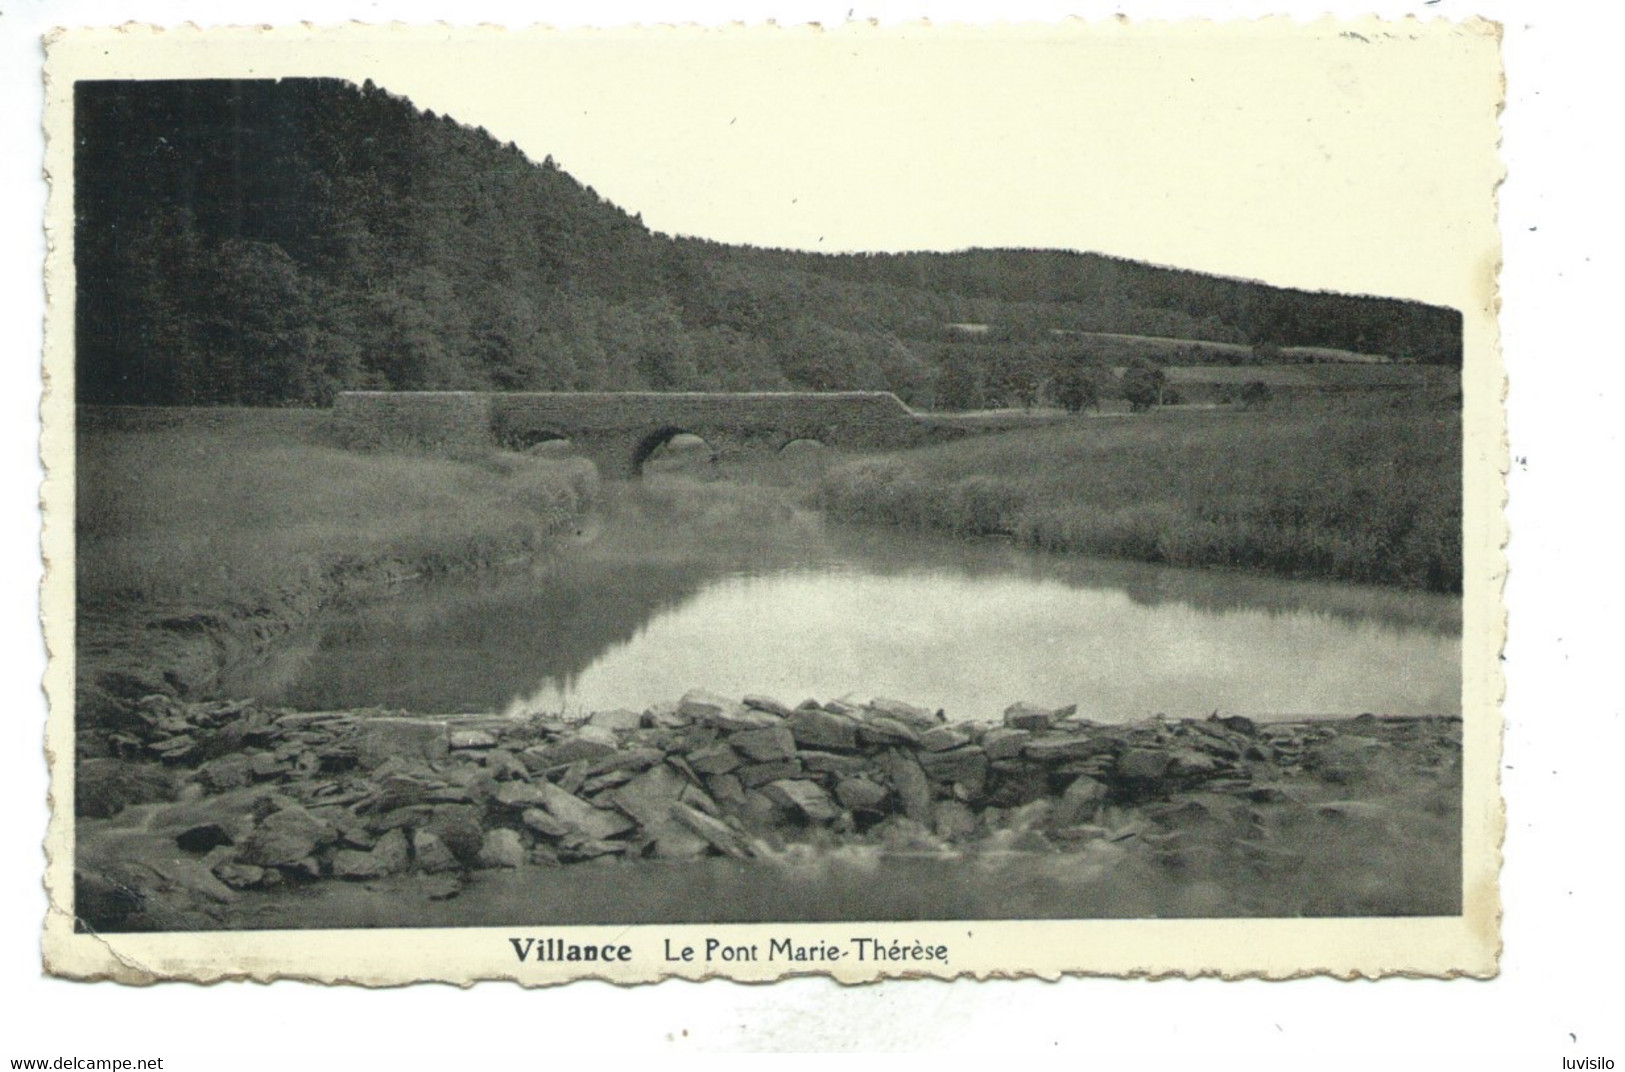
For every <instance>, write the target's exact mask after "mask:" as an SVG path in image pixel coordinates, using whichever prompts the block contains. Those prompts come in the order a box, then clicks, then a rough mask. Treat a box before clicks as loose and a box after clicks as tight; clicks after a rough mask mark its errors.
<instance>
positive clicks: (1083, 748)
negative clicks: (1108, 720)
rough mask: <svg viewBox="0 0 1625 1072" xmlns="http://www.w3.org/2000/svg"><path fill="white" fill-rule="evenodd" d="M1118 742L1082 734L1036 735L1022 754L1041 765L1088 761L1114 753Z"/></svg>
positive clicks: (1024, 746) (1022, 750)
mask: <svg viewBox="0 0 1625 1072" xmlns="http://www.w3.org/2000/svg"><path fill="white" fill-rule="evenodd" d="M1115 747H1116V742H1115V741H1114V740H1113V739H1112V738H1109V737H1091V736H1089V735H1088V734H1082V733H1062V734H1044V735H1035V736H1034V737H1032V738H1031V739H1030V740H1028V741H1027V743H1026V744H1025V745H1023V746H1022V749H1021V754H1022V755H1024V756H1026V757H1027V758H1028V759H1035V760H1037V761H1039V762H1040V763H1060V762H1063V761H1065V760H1069V759H1087V758H1089V757H1090V756H1096V755H1102V754H1104V753H1107V752H1110V751H1112V750H1113V749H1114V748H1115Z"/></svg>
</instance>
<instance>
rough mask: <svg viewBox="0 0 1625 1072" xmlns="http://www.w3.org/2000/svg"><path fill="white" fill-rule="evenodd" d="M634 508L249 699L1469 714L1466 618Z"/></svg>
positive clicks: (393, 609)
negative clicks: (1464, 685)
mask: <svg viewBox="0 0 1625 1072" xmlns="http://www.w3.org/2000/svg"><path fill="white" fill-rule="evenodd" d="M702 491H703V494H701V495H700V496H699V498H698V499H696V498H694V497H692V496H688V497H685V496H684V495H683V494H680V493H677V492H671V491H669V489H668V493H667V494H665V495H662V494H659V493H657V492H645V493H639V494H638V496H637V497H636V498H632V497H630V494H629V497H628V499H627V500H626V501H625V502H624V503H622V504H621V506H620V507H618V508H617V510H616V511H615V513H614V516H613V518H612V519H610V520H608V521H605V522H603V523H602V524H601V525H597V526H594V527H592V528H590V529H587V530H585V531H583V532H582V533H581V534H580V536H579V538H577V539H576V540H575V541H573V543H572V545H571V546H569V547H567V548H565V549H564V550H563V551H561V552H560V553H559V554H557V555H555V556H553V557H552V558H551V559H550V560H549V561H547V562H545V563H542V564H540V565H537V566H535V567H525V568H517V569H512V570H505V571H498V572H495V573H487V574H484V575H481V576H471V577H466V578H451V579H441V580H436V581H432V582H424V583H416V584H410V585H405V586H402V587H400V588H398V589H395V590H393V591H391V592H389V593H388V594H387V595H384V596H381V597H378V598H374V599H369V600H367V601H365V602H362V603H358V604H356V605H354V606H350V607H347V608H344V609H342V610H340V611H337V612H335V613H333V614H331V615H330V616H329V617H328V618H327V619H325V620H324V621H322V622H320V623H319V625H318V627H317V628H316V629H314V630H313V631H312V632H311V633H310V634H309V635H308V636H307V637H306V638H305V642H304V643H303V644H297V645H292V646H290V647H289V648H288V650H286V651H285V652H284V653H282V654H281V655H280V656H279V658H278V659H277V661H276V662H274V663H273V664H271V665H269V666H266V667H264V668H262V669H261V670H260V671H259V672H257V674H256V676H255V677H254V678H253V679H252V680H251V681H248V682H243V683H240V684H241V685H242V686H243V687H245V688H247V689H249V690H250V691H252V692H254V693H257V694H258V695H260V696H261V697H262V698H264V699H266V700H269V701H273V702H280V703H285V704H288V705H291V706H296V707H299V708H303V709H309V710H319V709H333V708H341V707H366V706H374V705H383V706H388V707H394V708H405V709H410V710H415V711H422V712H452V711H492V710H512V709H528V710H546V711H565V712H569V713H581V712H586V711H592V710H597V709H604V708H611V707H629V708H634V709H641V708H643V707H645V706H647V705H648V704H650V703H653V702H656V701H659V700H667V699H675V698H677V697H678V696H680V695H681V694H682V693H683V692H684V691H686V690H688V689H690V688H695V687H703V688H706V689H710V690H712V691H715V692H720V693H723V694H727V695H734V696H739V695H742V694H744V693H748V692H755V693H765V694H768V695H772V696H776V697H778V698H779V699H781V700H783V701H785V702H787V703H792V704H793V703H796V702H798V701H800V700H802V699H805V698H807V697H814V698H817V699H821V700H822V699H833V698H842V697H845V698H850V699H858V700H864V699H869V698H870V697H874V696H889V697H894V698H897V699H904V700H908V701H910V702H913V703H919V704H923V705H929V706H931V707H940V708H943V709H945V710H946V711H947V712H948V714H949V717H951V718H975V719H987V718H994V717H996V716H997V715H998V714H999V712H1001V711H1002V710H1003V709H1004V707H1005V706H1006V705H1008V704H1009V703H1011V702H1012V701H1014V700H1020V699H1025V700H1030V701H1033V702H1037V703H1044V704H1057V705H1059V704H1066V703H1077V704H1078V705H1079V710H1080V713H1082V714H1085V715H1087V716H1089V717H1093V718H1096V719H1100V720H1103V721H1107V720H1123V719H1131V718H1139V717H1143V716H1145V715H1148V714H1152V713H1155V712H1164V713H1167V714H1170V715H1205V714H1207V713H1208V712H1210V711H1213V710H1215V709H1218V710H1221V711H1223V712H1227V713H1246V714H1253V715H1276V716H1285V715H1295V714H1358V713H1360V712H1364V711H1371V712H1374V713H1389V714H1437V713H1453V712H1456V711H1457V710H1458V709H1459V707H1460V693H1461V674H1460V661H1461V640H1460V615H1461V605H1460V600H1459V599H1456V598H1452V597H1445V596H1434V595H1427V594H1421V593H1406V592H1395V591H1389V590H1383V589H1361V588H1354V587H1350V586H1346V585H1331V584H1312V583H1298V582H1288V581H1280V580H1274V579H1270V578H1260V577H1252V576H1244V575H1239V574H1226V573H1218V572H1212V571H1195V570H1178V569H1167V568H1161V567H1154V566H1146V565H1139V564H1127V563H1120V562H1106V561H1100V560H1094V559H1079V558H1073V557H1059V556H1049V555H1044V554H1038V553H1033V552H1028V551H1025V550H1021V549H1018V548H1015V547H1012V546H1010V545H1007V544H1002V543H998V542H986V541H980V542H978V541H960V540H948V539H934V538H928V537H927V538H922V537H921V536H919V535H918V534H914V533H905V532H901V531H894V530H873V529H855V528H849V527H844V526H836V525H832V524H828V523H825V522H823V521H822V520H821V519H820V518H819V517H818V516H817V515H815V514H812V513H809V512H806V511H801V510H797V509H792V508H789V507H786V506H784V505H782V504H780V503H779V502H778V500H777V499H776V498H775V497H774V496H773V495H772V494H770V493H767V492H765V491H764V492H762V493H761V494H755V493H754V492H752V490H751V489H733V490H732V491H730V490H728V489H725V488H724V489H718V488H709V489H702Z"/></svg>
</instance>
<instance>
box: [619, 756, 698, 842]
mask: <svg viewBox="0 0 1625 1072" xmlns="http://www.w3.org/2000/svg"><path fill="white" fill-rule="evenodd" d="M687 785H688V782H687V781H686V780H685V779H684V778H683V776H682V775H681V774H678V773H677V772H676V771H675V770H673V769H672V768H671V767H669V766H667V765H666V764H661V765H660V766H658V767H654V768H651V769H650V770H648V771H645V772H644V773H642V774H640V775H638V776H637V777H636V778H634V779H633V780H632V781H630V782H628V783H627V784H625V785H623V786H621V787H620V788H619V789H617V790H615V791H614V792H613V793H612V794H610V799H611V800H612V801H613V802H614V804H615V806H616V807H617V808H619V809H621V810H622V811H624V812H625V813H626V814H628V815H630V816H631V817H632V818H633V819H635V820H637V823H638V825H639V826H642V827H644V828H645V830H649V829H650V828H652V827H658V826H663V825H665V824H666V823H668V822H669V821H670V816H671V805H672V802H673V801H675V800H677V799H678V798H679V797H681V796H682V794H683V790H684V788H686V787H687Z"/></svg>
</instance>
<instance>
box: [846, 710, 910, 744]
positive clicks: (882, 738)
mask: <svg viewBox="0 0 1625 1072" xmlns="http://www.w3.org/2000/svg"><path fill="white" fill-rule="evenodd" d="M858 740H859V741H861V742H863V743H864V744H878V745H889V744H908V745H917V744H919V743H920V735H919V734H918V733H916V732H915V731H914V729H913V728H912V727H911V726H909V725H908V724H907V723H904V722H899V721H898V720H897V719H895V718H890V717H888V716H886V715H872V716H870V717H869V718H867V719H864V721H863V722H862V724H860V725H859V726H858Z"/></svg>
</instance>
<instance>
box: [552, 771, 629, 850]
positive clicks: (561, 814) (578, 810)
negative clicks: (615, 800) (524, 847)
mask: <svg viewBox="0 0 1625 1072" xmlns="http://www.w3.org/2000/svg"><path fill="white" fill-rule="evenodd" d="M539 788H540V789H541V790H542V806H543V807H544V808H545V809H547V813H548V814H549V815H551V816H553V818H555V819H557V820H558V821H559V822H561V823H563V824H564V825H565V826H566V827H568V828H569V829H570V830H571V831H573V832H575V833H577V834H579V835H581V836H583V837H588V838H593V839H597V840H602V839H605V838H612V837H614V836H615V835H616V834H624V833H625V832H626V831H628V830H631V829H632V828H633V827H634V826H636V825H637V824H636V823H634V822H633V821H632V820H631V819H628V818H627V817H626V816H624V815H622V814H620V813H619V812H615V811H608V810H606V809H603V808H595V807H593V806H592V805H591V804H589V803H587V802H586V801H585V800H582V799H581V798H580V797H577V796H574V795H572V794H570V793H566V792H565V791H564V790H562V789H560V788H559V787H558V786H556V785H552V784H551V783H547V782H543V783H540V785H539Z"/></svg>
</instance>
